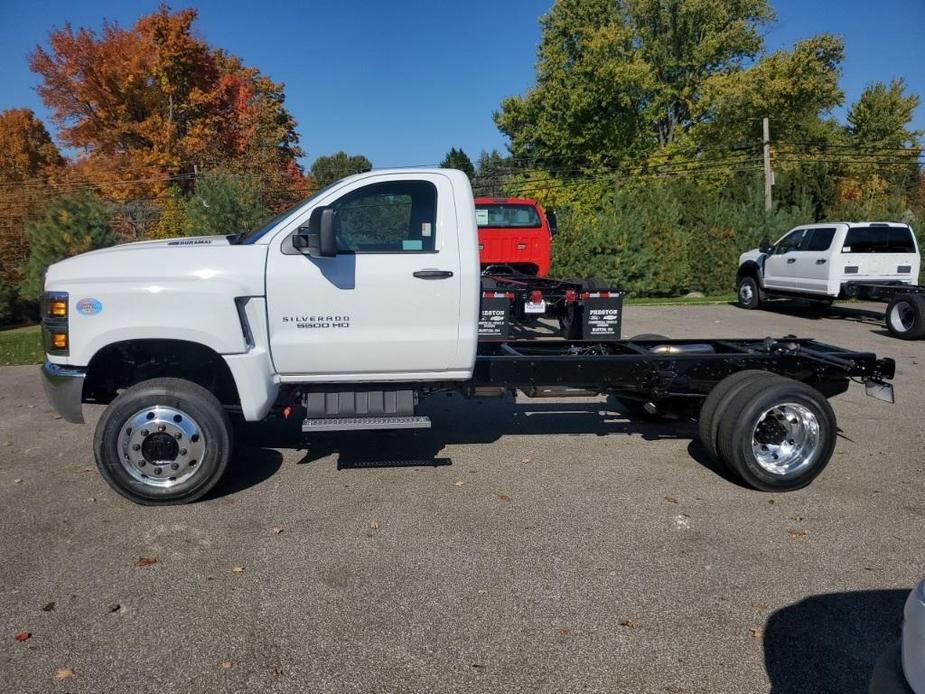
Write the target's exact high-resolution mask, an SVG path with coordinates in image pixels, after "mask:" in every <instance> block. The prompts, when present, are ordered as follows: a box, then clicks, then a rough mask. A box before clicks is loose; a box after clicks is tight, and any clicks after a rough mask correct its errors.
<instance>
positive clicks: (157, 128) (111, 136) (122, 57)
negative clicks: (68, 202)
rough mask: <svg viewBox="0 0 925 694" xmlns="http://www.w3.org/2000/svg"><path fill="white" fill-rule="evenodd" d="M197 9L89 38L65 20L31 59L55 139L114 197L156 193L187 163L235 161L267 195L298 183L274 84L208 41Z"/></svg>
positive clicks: (190, 170)
mask: <svg viewBox="0 0 925 694" xmlns="http://www.w3.org/2000/svg"><path fill="white" fill-rule="evenodd" d="M195 20H196V11H195V10H193V9H186V10H180V11H177V12H171V11H170V10H169V9H168V8H167V7H166V6H165V5H162V6H161V7H160V9H159V10H158V11H157V12H155V13H153V14H151V15H148V16H145V17H142V18H141V19H139V20H138V21H137V22H136V23H135V24H134V25H133V26H132V27H131V28H129V29H124V28H122V27H120V26H119V25H117V24H114V23H109V22H107V23H105V24H104V25H103V29H102V31H101V33H100V34H99V35H97V34H96V33H95V32H93V31H91V30H89V29H83V28H82V29H74V28H73V27H71V26H70V25H65V26H64V27H63V28H62V29H58V30H56V31H53V32H52V33H51V35H50V36H49V40H48V45H47V47H45V46H39V47H37V48H36V49H35V51H34V52H33V53H32V55H31V57H30V65H31V68H32V70H33V71H34V72H35V73H37V74H38V75H39V77H40V78H41V83H40V84H39V86H38V92H39V94H40V96H41V97H42V100H43V101H44V103H45V104H46V106H47V107H48V108H49V109H50V110H51V113H52V119H53V122H54V123H55V125H56V126H57V127H58V129H59V135H60V138H61V141H62V142H63V143H64V144H65V145H67V146H69V147H72V148H75V149H77V150H78V151H79V153H80V157H81V158H82V159H83V160H84V161H85V164H86V171H87V172H88V174H89V175H90V176H91V177H92V178H93V179H94V180H95V181H97V182H99V183H100V185H101V187H102V190H103V191H104V192H105V193H106V194H107V195H108V196H110V197H112V198H114V199H116V200H128V199H133V198H156V197H158V196H160V195H162V194H163V193H164V192H165V191H166V190H167V188H168V187H169V185H170V182H171V180H173V181H178V182H180V184H181V185H184V186H186V187H187V189H189V188H191V182H192V178H193V175H194V174H195V173H196V170H197V168H206V167H214V166H216V165H228V166H235V167H238V168H240V169H246V170H250V171H252V172H254V173H257V174H259V175H260V176H261V183H262V185H263V187H264V188H266V189H267V190H269V189H271V188H274V189H276V190H279V189H280V188H285V189H288V188H291V187H298V186H300V185H302V184H303V182H302V175H301V169H300V167H299V165H298V159H297V158H298V157H299V156H301V155H302V151H301V149H300V148H299V144H298V136H297V134H296V131H295V127H296V124H295V120H294V119H293V118H292V116H291V114H290V113H289V112H288V110H287V109H286V108H285V106H284V94H283V85H281V84H279V83H276V82H273V81H272V80H271V79H269V78H268V77H267V76H265V75H263V74H262V73H260V71H259V70H257V69H256V68H252V67H247V66H245V65H244V64H243V63H242V62H241V60H240V59H238V58H236V57H235V56H233V55H230V54H228V53H227V52H225V51H222V50H220V49H216V48H213V47H212V46H209V45H208V44H207V43H206V42H205V41H203V40H202V39H201V38H199V37H197V36H196V35H195V33H194V30H193V25H194V22H195Z"/></svg>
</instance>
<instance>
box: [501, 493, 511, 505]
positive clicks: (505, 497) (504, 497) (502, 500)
mask: <svg viewBox="0 0 925 694" xmlns="http://www.w3.org/2000/svg"><path fill="white" fill-rule="evenodd" d="M510 500H511V497H509V496H508V495H507V494H498V501H500V502H501V503H502V504H506V503H507V502H509V501H510Z"/></svg>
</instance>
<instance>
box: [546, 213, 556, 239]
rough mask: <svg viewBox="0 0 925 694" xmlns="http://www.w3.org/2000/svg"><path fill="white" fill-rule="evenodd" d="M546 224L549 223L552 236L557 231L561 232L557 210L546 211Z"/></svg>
mask: <svg viewBox="0 0 925 694" xmlns="http://www.w3.org/2000/svg"><path fill="white" fill-rule="evenodd" d="M546 224H548V225H549V235H550V236H555V235H556V234H557V233H559V226H558V223H557V222H556V213H555V212H552V211H550V212H547V213H546Z"/></svg>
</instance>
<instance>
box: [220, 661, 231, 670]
mask: <svg viewBox="0 0 925 694" xmlns="http://www.w3.org/2000/svg"><path fill="white" fill-rule="evenodd" d="M231 665H232V663H231V661H230V660H223V661H222V662H220V663H219V664H218V666H219V667H220V668H221V669H222V670H230V669H231Z"/></svg>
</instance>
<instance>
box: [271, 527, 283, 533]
mask: <svg viewBox="0 0 925 694" xmlns="http://www.w3.org/2000/svg"><path fill="white" fill-rule="evenodd" d="M270 532H272V533H273V534H274V535H280V534H282V532H283V529H282V528H280V527H278V526H277V527H275V528H273V530H271V531H270Z"/></svg>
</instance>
